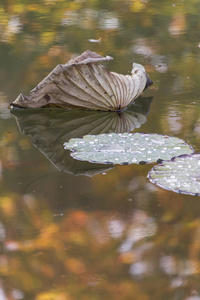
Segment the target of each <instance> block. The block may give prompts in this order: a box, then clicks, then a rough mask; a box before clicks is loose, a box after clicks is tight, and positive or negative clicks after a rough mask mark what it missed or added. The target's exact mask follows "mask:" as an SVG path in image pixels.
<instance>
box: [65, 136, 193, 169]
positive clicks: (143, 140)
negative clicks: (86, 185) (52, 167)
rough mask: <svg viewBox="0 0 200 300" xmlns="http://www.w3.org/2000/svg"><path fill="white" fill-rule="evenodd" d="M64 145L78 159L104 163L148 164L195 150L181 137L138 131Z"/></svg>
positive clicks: (89, 138) (78, 140)
mask: <svg viewBox="0 0 200 300" xmlns="http://www.w3.org/2000/svg"><path fill="white" fill-rule="evenodd" d="M64 148H65V149H69V150H71V151H73V152H72V153H71V156H72V157H73V158H75V159H78V160H84V161H89V162H94V163H102V164H106V163H107V164H108V163H110V164H133V163H135V164H139V163H140V164H145V163H153V162H157V161H158V160H159V159H160V160H169V159H171V158H172V157H174V156H179V155H181V154H191V153H193V149H192V147H191V146H190V145H188V144H186V143H185V142H184V141H183V140H181V139H179V138H176V137H169V136H166V135H159V134H145V133H138V132H137V133H119V134H117V133H110V134H99V135H86V136H84V137H83V138H82V139H80V138H77V139H71V140H70V141H69V142H68V143H64Z"/></svg>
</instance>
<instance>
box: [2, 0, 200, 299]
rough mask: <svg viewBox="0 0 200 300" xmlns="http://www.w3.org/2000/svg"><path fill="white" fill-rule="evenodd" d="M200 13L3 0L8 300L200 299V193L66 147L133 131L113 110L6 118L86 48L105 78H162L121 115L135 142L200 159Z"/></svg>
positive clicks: (143, 5) (143, 168) (172, 6)
mask: <svg viewBox="0 0 200 300" xmlns="http://www.w3.org/2000/svg"><path fill="white" fill-rule="evenodd" d="M199 14H200V4H199V1H197V0H191V1H190V0H187V1H186V0H179V1H178V0H173V1H171V0H170V1H169V0H163V1H157V0H149V1H148V0H146V1H142V0H135V1H133V0H126V1H123V0H111V1H102V0H101V1H99V0H94V1H92V0H89V1H84V0H82V1H78V0H75V1H61V0H60V1H59V0H57V1H56V0H38V1H35V2H34V3H33V4H32V3H31V2H30V1H21V0H19V1H15V0H13V1H9V0H2V1H1V3H0V300H5V299H7V300H10V299H11V300H13V299H27V300H32V299H35V300H79V299H81V300H89V299H91V300H100V299H113V300H118V299H119V300H122V299H125V300H126V299H127V300H129V299H130V300H132V299H134V300H149V299H151V300H152V299H153V300H161V299H166V300H169V299H172V300H179V299H180V300H182V299H185V300H199V299H200V197H195V196H188V195H180V194H176V193H173V192H170V191H166V190H163V189H161V188H159V187H156V186H155V185H153V184H151V183H150V182H149V181H148V179H147V177H146V176H147V173H148V172H149V170H150V169H151V167H152V165H151V166H150V165H129V166H114V167H111V166H109V165H95V164H90V163H86V162H78V161H75V160H73V159H72V157H70V155H69V153H68V152H67V151H64V150H63V147H62V145H63V143H64V142H66V141H67V140H69V139H70V138H72V137H82V136H83V135H85V134H88V133H92V134H98V133H103V132H113V131H114V132H118V131H120V130H121V131H126V130H127V129H126V128H122V127H123V124H122V122H121V119H120V120H119V119H117V116H116V115H115V113H114V114H108V113H94V112H80V111H64V110H62V109H47V110H38V111H23V112H22V111H15V112H13V113H10V111H9V109H8V105H9V103H11V102H12V101H13V100H15V98H16V97H17V96H18V94H19V93H20V92H22V93H23V94H26V95H28V94H29V91H30V90H31V89H32V88H33V87H35V86H36V85H37V84H38V83H39V82H40V81H41V80H42V79H43V78H44V77H45V76H46V75H47V74H48V73H49V72H50V71H51V70H52V69H53V68H54V67H55V66H56V65H57V64H58V63H65V62H66V61H68V60H69V59H71V58H72V57H74V56H75V55H79V54H81V53H82V52H84V51H85V50H87V49H90V50H91V51H95V52H97V53H99V54H101V55H103V56H105V55H110V56H112V57H113V58H114V60H113V61H111V62H109V63H107V67H108V68H109V70H112V71H116V72H118V73H122V74H129V73H130V70H131V66H132V62H133V61H135V62H137V63H141V64H143V65H144V66H145V68H146V71H147V73H148V74H149V76H150V78H151V79H152V80H153V82H154V85H153V86H151V87H150V88H149V89H148V90H146V91H145V92H144V94H143V95H142V97H141V98H140V99H139V100H138V101H137V102H136V104H134V105H132V106H131V107H129V108H128V110H127V111H125V112H124V114H125V115H127V114H134V116H135V121H134V122H133V124H132V128H131V130H132V131H133V132H136V131H138V132H146V133H159V134H167V135H170V136H176V137H180V138H182V139H184V140H185V141H186V142H188V143H189V144H190V145H192V146H193V147H194V149H195V151H196V152H199V151H200V104H199V103H200V102H199V100H200V90H199V86H200V72H199V69H200V35H199V32H200V18H199ZM90 39H93V40H97V41H96V42H95V41H92V42H91V41H89V40H90ZM99 39H100V41H98V40H99ZM113 124H115V125H113ZM116 124H117V126H116Z"/></svg>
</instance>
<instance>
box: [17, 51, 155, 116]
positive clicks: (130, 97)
mask: <svg viewBox="0 0 200 300" xmlns="http://www.w3.org/2000/svg"><path fill="white" fill-rule="evenodd" d="M110 60H112V57H110V56H106V57H102V56H101V55H99V54H97V53H95V52H91V51H89V50H87V51H85V52H84V53H82V54H81V55H80V56H79V57H77V58H75V59H72V60H70V61H69V62H67V63H66V64H64V65H61V64H60V65H58V66H57V67H56V68H55V69H54V70H53V71H52V72H51V73H50V74H49V75H48V76H47V77H46V78H44V79H43V80H42V81H41V82H40V83H39V84H38V85H37V86H36V87H35V88H34V89H33V90H32V91H31V92H30V96H29V97H26V96H24V95H22V94H20V95H19V96H18V97H17V99H16V100H15V101H14V102H13V103H11V105H12V106H15V107H21V108H41V107H48V106H56V107H63V108H81V109H89V110H103V111H118V110H121V109H124V108H125V107H127V106H128V105H130V104H131V103H132V102H133V101H134V100H135V99H136V98H137V97H138V96H139V95H140V94H141V93H142V92H143V91H144V90H145V89H146V88H147V87H148V86H149V85H151V84H152V83H153V82H152V81H151V80H150V79H149V76H148V75H147V74H146V72H145V69H144V67H143V66H142V65H139V64H135V63H133V68H132V72H131V73H132V74H131V75H122V74H118V73H115V72H110V71H109V70H107V69H106V68H105V67H104V66H102V65H100V64H98V63H99V62H105V61H110Z"/></svg>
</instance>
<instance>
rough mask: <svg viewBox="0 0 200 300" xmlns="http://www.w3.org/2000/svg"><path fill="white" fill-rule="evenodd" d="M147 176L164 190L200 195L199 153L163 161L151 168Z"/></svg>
mask: <svg viewBox="0 0 200 300" xmlns="http://www.w3.org/2000/svg"><path fill="white" fill-rule="evenodd" d="M148 178H149V179H150V181H151V182H152V183H154V184H156V185H158V186H160V187H162V188H164V189H166V190H170V191H173V192H176V193H182V194H190V195H195V196H200V154H199V153H196V154H192V155H182V156H180V157H175V158H173V159H172V160H170V161H163V162H162V163H161V164H159V165H157V166H155V167H153V168H152V169H151V171H150V172H149V174H148Z"/></svg>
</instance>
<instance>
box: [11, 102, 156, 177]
mask: <svg viewBox="0 0 200 300" xmlns="http://www.w3.org/2000/svg"><path fill="white" fill-rule="evenodd" d="M151 102H152V97H146V98H145V97H144V98H140V99H138V100H137V101H135V103H134V104H133V105H132V106H131V107H130V108H129V110H126V111H123V112H120V113H118V112H95V111H81V110H63V109H56V108H53V109H50V108H46V109H13V110H11V112H12V114H13V115H14V117H15V119H16V122H17V124H18V126H19V129H20V131H21V133H22V134H24V135H30V136H31V141H32V144H33V145H34V146H36V147H37V148H38V149H39V150H40V151H41V152H42V153H43V154H44V155H45V156H46V157H47V158H48V159H49V160H50V161H51V163H52V164H53V165H54V166H55V167H56V168H57V169H58V170H59V171H60V172H69V173H72V174H76V175H87V176H93V175H95V174H99V173H102V172H105V171H107V170H110V169H112V168H113V166H112V165H109V166H102V164H91V163H89V162H83V161H76V160H74V159H73V158H72V157H71V156H70V155H69V151H66V150H64V148H63V143H64V142H66V141H69V140H70V139H71V138H81V137H83V136H84V135H86V134H93V135H96V134H100V133H110V132H116V133H123V132H131V131H133V130H134V129H135V128H139V127H140V126H141V125H142V124H144V123H145V122H146V120H147V119H146V115H147V114H148V112H149V109H150V104H151Z"/></svg>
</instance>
